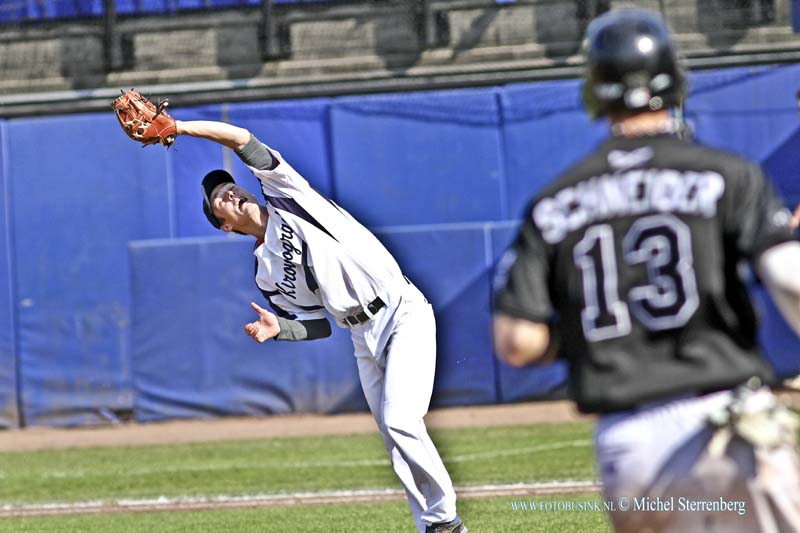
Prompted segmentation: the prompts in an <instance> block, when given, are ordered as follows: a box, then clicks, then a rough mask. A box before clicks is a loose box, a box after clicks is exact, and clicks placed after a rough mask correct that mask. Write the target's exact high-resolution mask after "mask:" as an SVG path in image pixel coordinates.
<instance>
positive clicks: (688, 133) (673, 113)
mask: <svg viewBox="0 0 800 533" xmlns="http://www.w3.org/2000/svg"><path fill="white" fill-rule="evenodd" d="M683 111H684V109H683V99H681V101H680V102H678V105H676V106H675V107H673V108H672V109H670V111H669V114H670V118H671V119H672V121H673V123H674V125H675V126H674V127H675V135H676V136H677V137H678V139H680V140H682V141H691V140H692V137H693V135H692V128H690V127H689V124H688V123H687V122H686V116H685V115H684V112H683Z"/></svg>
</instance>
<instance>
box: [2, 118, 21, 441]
mask: <svg viewBox="0 0 800 533" xmlns="http://www.w3.org/2000/svg"><path fill="white" fill-rule="evenodd" d="M7 155H8V132H7V122H6V121H0V195H2V196H0V202H2V203H1V204H0V205H2V209H0V213H2V215H0V429H3V428H12V427H17V426H18V425H19V413H18V411H17V353H16V331H15V323H14V292H13V287H14V278H13V276H14V272H13V267H12V264H11V256H12V253H13V251H12V248H11V245H12V243H11V227H10V222H11V221H10V217H9V207H10V205H9V204H10V202H9V200H10V199H9V195H8V183H7V181H6V175H7V171H8V166H7V163H8V157H7Z"/></svg>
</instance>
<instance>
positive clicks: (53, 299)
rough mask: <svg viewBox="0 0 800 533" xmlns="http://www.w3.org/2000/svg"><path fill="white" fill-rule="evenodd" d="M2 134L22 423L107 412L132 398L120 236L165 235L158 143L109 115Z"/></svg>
mask: <svg viewBox="0 0 800 533" xmlns="http://www.w3.org/2000/svg"><path fill="white" fill-rule="evenodd" d="M76 132H80V137H81V142H75V139H76V134H77V133H76ZM7 133H8V152H7V153H8V154H10V160H9V163H8V165H7V168H8V175H7V179H8V186H9V187H10V204H11V212H10V216H11V222H12V229H13V240H14V243H15V249H14V256H13V260H14V262H15V265H16V268H15V270H16V278H17V279H16V284H17V285H16V291H15V292H16V302H15V305H16V309H15V312H16V314H17V317H18V331H17V339H18V357H19V379H20V383H19V387H20V389H21V403H22V409H23V414H24V419H25V423H26V424H30V425H78V424H87V423H98V422H102V421H107V420H113V419H114V416H115V415H114V410H116V409H130V408H131V406H132V401H133V398H132V389H131V386H130V377H131V376H130V366H129V365H130V358H129V353H128V341H129V330H130V325H129V321H130V317H129V300H130V293H129V286H128V280H129V274H128V261H127V243H128V241H130V240H131V239H137V238H153V237H159V236H168V235H169V223H168V212H169V209H168V204H169V202H168V199H169V196H168V194H167V190H166V186H165V181H164V178H163V176H164V170H165V167H166V161H165V152H164V151H163V150H155V149H152V148H151V149H150V150H143V149H141V148H140V147H139V146H137V145H135V144H132V143H131V141H130V139H128V138H127V137H126V136H125V135H124V134H123V133H122V132H121V131H120V130H119V125H118V124H117V122H116V120H114V118H113V115H110V114H108V113H103V114H91V115H74V116H68V117H47V118H36V119H19V120H12V121H9V122H8V126H7ZM98 147H103V148H102V150H99V149H98ZM123 160H124V161H126V164H125V165H120V164H119V162H120V161H123Z"/></svg>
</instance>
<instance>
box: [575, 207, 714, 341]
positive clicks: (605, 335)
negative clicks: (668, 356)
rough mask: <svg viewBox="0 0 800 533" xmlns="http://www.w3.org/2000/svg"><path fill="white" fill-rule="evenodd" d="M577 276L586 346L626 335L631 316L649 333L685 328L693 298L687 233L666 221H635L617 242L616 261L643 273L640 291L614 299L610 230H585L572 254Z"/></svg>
mask: <svg viewBox="0 0 800 533" xmlns="http://www.w3.org/2000/svg"><path fill="white" fill-rule="evenodd" d="M573 258H574V260H575V264H576V265H577V267H578V268H579V269H580V271H581V274H582V275H583V296H584V308H583V310H582V311H581V321H582V323H583V332H584V335H585V336H586V339H587V340H589V341H599V340H604V339H611V338H614V337H621V336H623V335H627V334H628V333H629V332H630V330H631V317H630V314H631V312H633V314H634V316H635V317H636V318H637V319H638V320H639V321H640V322H641V323H642V324H643V325H644V326H645V327H646V328H648V329H650V330H653V331H659V330H665V329H673V328H678V327H681V326H683V325H684V324H686V322H688V321H689V318H691V316H692V314H693V313H694V312H695V310H696V309H697V305H698V302H699V298H698V295H697V282H696V281H695V274H694V268H693V262H692V236H691V233H690V232H689V228H688V227H687V226H686V224H684V223H683V222H681V221H680V220H679V219H677V218H676V217H674V216H672V215H652V216H648V217H645V218H640V219H639V220H637V221H636V222H635V223H634V224H633V226H631V228H630V229H629V230H628V232H627V233H626V234H625V237H624V238H623V239H622V258H623V261H624V262H625V263H626V264H628V265H630V266H636V265H643V266H644V268H646V269H647V281H648V283H647V284H646V285H641V286H637V287H633V288H631V289H630V291H629V292H628V294H627V302H626V301H623V300H622V299H620V294H619V290H618V279H619V277H618V271H617V260H616V252H615V242H614V233H613V230H612V229H611V226H609V225H608V224H601V225H596V226H591V227H589V228H588V229H587V230H586V233H585V234H584V236H583V238H582V239H581V240H580V242H578V244H576V245H575V248H574V250H573Z"/></svg>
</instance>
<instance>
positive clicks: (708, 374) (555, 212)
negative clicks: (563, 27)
mask: <svg viewBox="0 0 800 533" xmlns="http://www.w3.org/2000/svg"><path fill="white" fill-rule="evenodd" d="M586 54H587V73H586V81H585V86H584V103H585V105H586V107H587V110H588V111H589V112H590V113H591V114H592V115H593V116H595V117H607V118H608V120H609V123H610V129H611V135H610V137H609V138H608V139H607V140H606V141H605V142H604V143H603V144H602V145H601V146H599V147H598V148H597V149H596V150H595V151H594V152H593V153H592V154H591V155H589V156H588V157H586V158H585V159H583V160H581V161H579V162H578V163H577V164H575V165H574V166H573V167H572V168H570V169H569V170H567V171H566V172H565V173H564V174H563V175H562V176H561V177H560V178H559V179H557V180H556V181H555V182H554V183H552V184H551V185H550V186H549V187H547V188H546V189H545V190H544V191H542V192H541V193H540V194H539V195H538V196H537V197H536V198H535V199H534V200H533V202H532V203H531V205H530V207H529V209H528V211H527V213H526V219H525V221H524V224H523V227H522V229H521V231H520V234H519V236H518V238H517V241H516V243H515V244H514V246H513V247H512V248H511V249H510V250H509V252H507V253H506V255H505V256H504V257H503V259H502V260H501V263H500V265H499V268H498V275H497V280H496V293H495V319H494V334H495V348H496V351H497V353H498V354H499V356H500V357H501V358H502V359H503V360H505V361H506V362H508V363H510V364H512V365H517V366H519V365H525V364H532V363H536V362H541V361H545V360H547V359H548V358H550V357H552V356H553V355H555V354H559V355H562V356H563V357H565V358H566V359H567V360H568V363H569V368H570V372H569V375H570V388H571V392H572V395H573V397H574V398H575V401H576V402H577V404H578V407H579V409H580V410H581V411H583V412H586V413H597V414H598V415H599V418H598V423H597V428H596V435H595V444H596V453H597V460H598V467H599V474H600V477H601V479H602V482H603V486H604V491H605V496H606V499H607V502H609V503H608V504H609V505H610V506H612V509H613V510H612V512H611V518H612V521H613V523H614V526H615V529H616V530H617V531H637V532H638V531H676V532H677V531H682V532H685V531H691V532H696V531H727V532H736V531H800V474H798V458H797V452H796V449H795V444H794V438H795V432H796V427H797V426H796V422H795V419H794V417H793V415H791V414H790V413H789V412H788V411H787V410H786V409H784V408H782V406H780V405H779V404H778V402H777V401H776V400H775V397H774V396H773V395H772V393H771V392H770V391H769V390H768V389H767V388H765V387H763V386H762V387H759V386H758V385H759V384H770V383H772V382H773V381H774V379H775V378H774V375H773V371H772V369H771V368H770V366H769V365H768V364H767V362H766V361H765V359H764V358H763V357H762V355H761V353H760V351H759V348H758V346H757V343H756V324H755V322H756V320H755V313H754V311H753V307H752V305H751V303H750V300H749V298H748V294H747V293H746V292H745V288H744V285H743V283H742V279H741V276H742V269H741V268H740V267H741V264H742V263H743V262H749V263H750V265H752V266H753V267H754V270H755V271H756V272H757V274H758V276H759V277H760V278H761V280H762V281H763V282H764V283H765V285H766V286H767V288H768V289H769V291H770V293H771V294H772V295H773V297H774V298H775V300H776V303H777V304H778V306H779V308H780V309H781V311H782V312H783V314H784V316H785V317H786V318H787V320H788V321H789V322H790V324H791V325H792V326H793V328H794V329H795V331H800V276H797V275H796V272H797V271H798V270H800V243H798V242H796V241H795V238H794V236H793V232H792V231H791V230H790V225H789V224H790V220H791V215H790V213H789V211H788V210H786V209H785V208H784V206H783V205H782V204H781V203H780V201H779V200H778V199H777V198H776V196H775V194H774V192H773V190H772V188H771V186H770V183H769V181H768V180H767V179H766V178H765V176H764V175H763V173H762V172H761V170H760V169H759V167H758V166H757V165H756V164H754V163H752V162H749V161H747V160H744V159H742V158H740V157H737V156H734V155H732V154H728V153H724V152H721V151H718V150H711V149H708V148H704V147H701V146H698V145H696V144H693V143H690V142H688V141H684V140H681V137H682V135H679V134H680V133H681V131H680V130H681V124H680V123H679V121H676V120H675V119H673V118H672V117H673V116H674V115H673V113H671V109H672V108H673V107H675V106H677V105H679V104H680V103H681V99H682V97H683V95H684V85H685V83H684V75H683V73H682V71H681V68H680V65H679V62H678V60H677V57H676V54H677V52H676V50H675V48H674V45H673V42H672V39H671V37H670V35H669V32H668V30H667V28H666V26H665V24H664V22H663V21H662V20H661V18H660V17H659V16H658V15H657V14H655V13H651V12H649V11H641V10H630V9H625V10H616V11H611V12H609V13H607V14H605V15H603V16H601V17H599V18H597V19H595V20H594V21H593V22H592V23H591V24H590V25H589V27H588V29H587V39H586Z"/></svg>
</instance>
